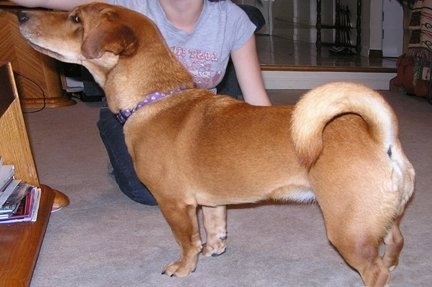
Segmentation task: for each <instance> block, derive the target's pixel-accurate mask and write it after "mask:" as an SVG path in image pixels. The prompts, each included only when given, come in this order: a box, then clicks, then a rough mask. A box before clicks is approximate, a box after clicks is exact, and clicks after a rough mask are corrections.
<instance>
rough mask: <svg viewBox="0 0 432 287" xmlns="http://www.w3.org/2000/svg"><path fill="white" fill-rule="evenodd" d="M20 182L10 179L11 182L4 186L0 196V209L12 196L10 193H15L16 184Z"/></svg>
mask: <svg viewBox="0 0 432 287" xmlns="http://www.w3.org/2000/svg"><path fill="white" fill-rule="evenodd" d="M20 182H21V180H19V179H12V181H11V182H10V183H9V184H8V186H6V188H5V190H4V191H3V192H2V193H1V194H0V207H2V206H3V204H5V202H6V201H7V200H8V198H9V197H10V196H11V195H12V193H13V192H14V191H15V188H16V187H17V186H18V184H19V183H20Z"/></svg>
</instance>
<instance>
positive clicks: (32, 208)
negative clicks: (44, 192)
mask: <svg viewBox="0 0 432 287" xmlns="http://www.w3.org/2000/svg"><path fill="white" fill-rule="evenodd" d="M40 196H41V189H40V188H37V187H34V186H31V188H30V190H29V191H28V193H27V194H26V196H25V197H24V198H22V199H21V201H20V204H19V206H18V208H17V209H16V211H15V212H14V213H12V214H10V215H7V216H5V215H0V224H3V223H17V222H35V221H36V220H37V215H38V211H39V202H40Z"/></svg>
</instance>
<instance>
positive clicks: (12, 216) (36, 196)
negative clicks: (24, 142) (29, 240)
mask: <svg viewBox="0 0 432 287" xmlns="http://www.w3.org/2000/svg"><path fill="white" fill-rule="evenodd" d="M40 194H41V190H40V189H39V188H37V187H35V186H33V185H30V184H28V183H26V182H23V181H21V180H19V179H16V178H15V168H14V166H13V165H9V164H3V160H2V159H1V158H0V224H1V223H12V222H24V221H36V219H37V214H38V209H39V202H40Z"/></svg>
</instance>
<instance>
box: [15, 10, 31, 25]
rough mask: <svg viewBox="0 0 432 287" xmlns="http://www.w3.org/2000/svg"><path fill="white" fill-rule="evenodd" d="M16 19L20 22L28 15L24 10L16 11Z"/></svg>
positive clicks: (25, 19) (24, 20) (26, 19)
mask: <svg viewBox="0 0 432 287" xmlns="http://www.w3.org/2000/svg"><path fill="white" fill-rule="evenodd" d="M17 17H18V21H19V22H20V23H21V24H22V23H25V22H27V21H28V19H29V16H28V15H27V14H26V12H24V11H18V12H17Z"/></svg>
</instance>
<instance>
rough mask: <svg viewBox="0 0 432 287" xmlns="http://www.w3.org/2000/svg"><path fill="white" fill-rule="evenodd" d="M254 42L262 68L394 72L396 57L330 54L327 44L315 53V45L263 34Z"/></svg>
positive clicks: (271, 69)
mask: <svg viewBox="0 0 432 287" xmlns="http://www.w3.org/2000/svg"><path fill="white" fill-rule="evenodd" d="M256 44H257V50H258V57H259V59H260V63H261V67H262V70H263V71H332V72H336V71H340V72H378V73H395V72H396V58H369V57H362V56H358V55H333V54H331V53H330V52H329V48H330V47H322V48H321V53H320V54H318V53H317V51H316V48H315V44H312V43H306V42H299V41H292V40H289V39H287V38H284V37H280V36H269V35H263V34H257V35H256Z"/></svg>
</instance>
